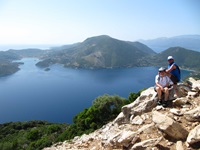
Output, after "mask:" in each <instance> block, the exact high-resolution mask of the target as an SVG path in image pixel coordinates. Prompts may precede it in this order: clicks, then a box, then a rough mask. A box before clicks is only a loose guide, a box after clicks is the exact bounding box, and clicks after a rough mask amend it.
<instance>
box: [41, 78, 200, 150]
mask: <svg viewBox="0 0 200 150" xmlns="http://www.w3.org/2000/svg"><path fill="white" fill-rule="evenodd" d="M178 87H179V93H180V97H179V98H172V99H171V100H170V101H169V104H168V107H163V106H159V105H157V93H156V92H155V91H154V88H153V87H150V88H148V89H147V90H145V91H143V92H142V93H141V95H140V97H138V98H137V99H136V100H135V101H134V102H133V103H131V104H129V105H126V106H123V107H122V112H121V113H120V114H119V115H118V117H117V118H116V119H115V120H113V121H112V122H109V123H108V124H106V125H104V126H103V127H102V128H100V129H98V130H96V131H95V132H93V133H91V134H89V135H86V134H84V135H82V136H80V137H75V138H74V139H72V140H71V141H64V142H60V143H57V144H54V145H53V146H51V147H48V148H44V150H80V149H81V150H89V149H90V150H126V149H130V150H194V149H200V105H199V104H200V95H199V94H200V80H195V79H193V78H189V79H188V80H187V82H184V83H181V84H179V85H178ZM172 94H173V92H172ZM173 95H174V94H173Z"/></svg>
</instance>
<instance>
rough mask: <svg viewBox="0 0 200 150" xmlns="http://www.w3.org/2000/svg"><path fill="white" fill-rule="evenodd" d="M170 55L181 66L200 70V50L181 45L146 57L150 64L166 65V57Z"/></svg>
mask: <svg viewBox="0 0 200 150" xmlns="http://www.w3.org/2000/svg"><path fill="white" fill-rule="evenodd" d="M170 55H171V56H173V57H174V59H175V62H176V63H177V64H178V65H179V66H180V67H181V68H184V69H191V70H196V71H200V65H199V64H200V52H197V51H193V50H189V49H185V48H182V47H171V48H169V49H167V50H165V51H163V52H161V53H159V54H157V55H154V56H151V57H147V58H146V59H147V60H148V61H149V64H150V65H151V66H167V57H168V56H170Z"/></svg>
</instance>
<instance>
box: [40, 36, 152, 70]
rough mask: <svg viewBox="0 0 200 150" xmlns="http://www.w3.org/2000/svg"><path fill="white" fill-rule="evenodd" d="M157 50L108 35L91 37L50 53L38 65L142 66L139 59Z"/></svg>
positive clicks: (87, 66) (83, 66)
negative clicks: (70, 46)
mask: <svg viewBox="0 0 200 150" xmlns="http://www.w3.org/2000/svg"><path fill="white" fill-rule="evenodd" d="M153 54H155V52H154V51H153V50H151V49H150V48H148V47H147V46H145V45H143V44H141V43H139V42H126V41H121V40H117V39H114V38H111V37H109V36H106V35H102V36H96V37H91V38H88V39H86V40H85V41H83V42H82V43H79V44H77V45H76V46H73V47H72V48H66V49H62V50H59V51H56V52H55V51H54V52H53V53H52V54H51V53H50V54H49V55H48V57H45V60H44V61H42V62H39V63H38V64H37V65H38V66H43V67H48V66H49V65H51V64H54V63H60V64H64V65H65V67H77V68H119V67H135V66H140V64H138V60H140V58H142V57H144V56H146V55H153Z"/></svg>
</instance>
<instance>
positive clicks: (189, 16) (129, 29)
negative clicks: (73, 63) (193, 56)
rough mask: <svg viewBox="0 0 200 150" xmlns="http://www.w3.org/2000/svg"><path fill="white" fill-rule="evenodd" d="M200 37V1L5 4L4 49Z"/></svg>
mask: <svg viewBox="0 0 200 150" xmlns="http://www.w3.org/2000/svg"><path fill="white" fill-rule="evenodd" d="M191 34H199V35H200V0H0V45H6V44H52V45H53V44H57V45H66V44H73V43H77V42H83V41H84V40H85V39H87V38H88V37H93V36H98V35H109V36H111V37H113V38H116V39H119V40H124V41H137V40H139V39H144V40H148V39H155V38H159V37H173V36H178V35H191Z"/></svg>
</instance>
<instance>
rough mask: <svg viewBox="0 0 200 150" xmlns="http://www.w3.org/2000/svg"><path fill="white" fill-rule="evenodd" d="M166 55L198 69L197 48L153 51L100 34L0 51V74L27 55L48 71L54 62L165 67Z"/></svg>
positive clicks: (79, 65)
mask: <svg viewBox="0 0 200 150" xmlns="http://www.w3.org/2000/svg"><path fill="white" fill-rule="evenodd" d="M195 38H198V36H197V37H195ZM176 40H177V39H176ZM195 41H196V40H195ZM179 43H180V42H179ZM169 55H172V56H174V58H175V59H176V60H175V61H176V63H177V64H179V66H180V67H181V68H183V69H190V70H195V71H197V72H199V71H200V66H199V64H200V52H198V51H194V50H191V49H187V48H184V47H180V46H176V47H169V48H167V49H165V50H164V51H162V52H160V53H156V52H155V51H154V50H153V49H151V48H150V47H148V46H147V45H145V44H143V43H141V42H130V41H122V40H118V39H115V38H112V37H110V36H107V35H101V36H95V37H91V38H87V39H86V40H85V41H83V42H80V43H75V44H72V45H64V46H60V47H53V48H51V49H48V50H41V49H33V48H29V49H22V50H14V49H10V50H8V51H0V76H4V75H10V74H13V73H15V72H17V71H18V70H19V65H20V63H16V62H14V60H20V59H22V58H26V57H36V58H39V59H40V60H41V61H39V62H38V63H37V64H36V66H38V67H40V68H44V69H45V71H49V70H50V66H51V65H53V64H62V65H64V67H70V68H87V69H95V68H108V69H109V68H131V67H144V66H166V65H167V60H166V58H167V57H168V56H169Z"/></svg>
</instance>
